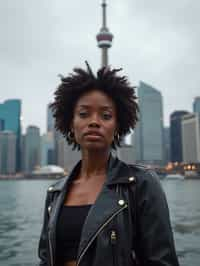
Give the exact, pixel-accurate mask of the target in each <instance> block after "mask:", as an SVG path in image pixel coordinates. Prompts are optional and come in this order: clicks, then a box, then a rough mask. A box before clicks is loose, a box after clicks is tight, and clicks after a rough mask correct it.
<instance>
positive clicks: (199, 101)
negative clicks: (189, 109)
mask: <svg viewBox="0 0 200 266" xmlns="http://www.w3.org/2000/svg"><path fill="white" fill-rule="evenodd" d="M193 112H194V113H200V97H195V98H194V102H193Z"/></svg>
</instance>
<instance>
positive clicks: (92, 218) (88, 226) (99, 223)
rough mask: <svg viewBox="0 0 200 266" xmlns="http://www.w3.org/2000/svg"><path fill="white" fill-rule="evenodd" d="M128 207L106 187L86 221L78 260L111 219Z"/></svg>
mask: <svg viewBox="0 0 200 266" xmlns="http://www.w3.org/2000/svg"><path fill="white" fill-rule="evenodd" d="M126 206H127V203H126V202H125V201H124V199H123V198H121V197H120V196H119V195H118V194H117V193H116V192H115V191H114V190H111V189H110V188H109V187H108V186H107V185H105V186H104V187H103V189H102V191H101V193H100V194H99V197H98V198H97V200H96V202H95V204H94V205H93V206H92V207H91V209H90V211H89V213H88V216H87V218H86V220H85V223H84V226H83V230H82V234H81V241H80V244H79V251H78V258H79V257H80V256H81V254H82V253H83V252H84V250H85V249H87V247H88V246H89V245H90V244H91V242H93V240H94V239H95V238H96V236H97V235H98V233H100V232H101V229H103V228H104V226H106V225H107V223H108V222H109V220H110V218H112V216H114V215H115V214H117V213H118V211H120V210H121V209H123V208H124V207H126Z"/></svg>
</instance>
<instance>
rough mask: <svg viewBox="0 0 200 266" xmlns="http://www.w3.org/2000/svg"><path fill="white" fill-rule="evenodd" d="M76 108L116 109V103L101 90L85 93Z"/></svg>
mask: <svg viewBox="0 0 200 266" xmlns="http://www.w3.org/2000/svg"><path fill="white" fill-rule="evenodd" d="M75 107H102V108H111V109H115V103H114V101H113V100H112V98H111V97H109V96H108V95H107V94H105V93H104V92H102V91H99V90H92V91H89V92H87V93H84V94H83V95H82V96H81V97H80V98H79V99H78V101H77V103H76V106H75Z"/></svg>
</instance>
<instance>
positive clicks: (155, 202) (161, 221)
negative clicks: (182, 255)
mask: <svg viewBox="0 0 200 266" xmlns="http://www.w3.org/2000/svg"><path fill="white" fill-rule="evenodd" d="M136 198H137V211H136V213H137V231H138V232H137V234H138V236H137V244H136V246H137V250H136V254H137V255H138V258H139V260H140V264H141V265H142V266H179V263H178V259H177V255H176V251H175V246H174V239H173V233H172V228H171V224H170V217H169V209H168V205H167V200H166V197H165V193H164V191H163V189H162V187H161V184H160V181H159V178H158V176H157V175H156V173H154V172H152V171H146V172H145V173H144V178H142V181H141V182H138V188H137V190H136Z"/></svg>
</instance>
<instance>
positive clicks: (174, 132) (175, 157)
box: [170, 110, 188, 162]
mask: <svg viewBox="0 0 200 266" xmlns="http://www.w3.org/2000/svg"><path fill="white" fill-rule="evenodd" d="M186 114H188V112H187V111H182V110H180V111H175V112H173V113H172V114H171V115H170V160H171V161H172V162H182V161H183V152H182V142H183V141H182V129H181V119H182V117H183V116H184V115H186Z"/></svg>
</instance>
